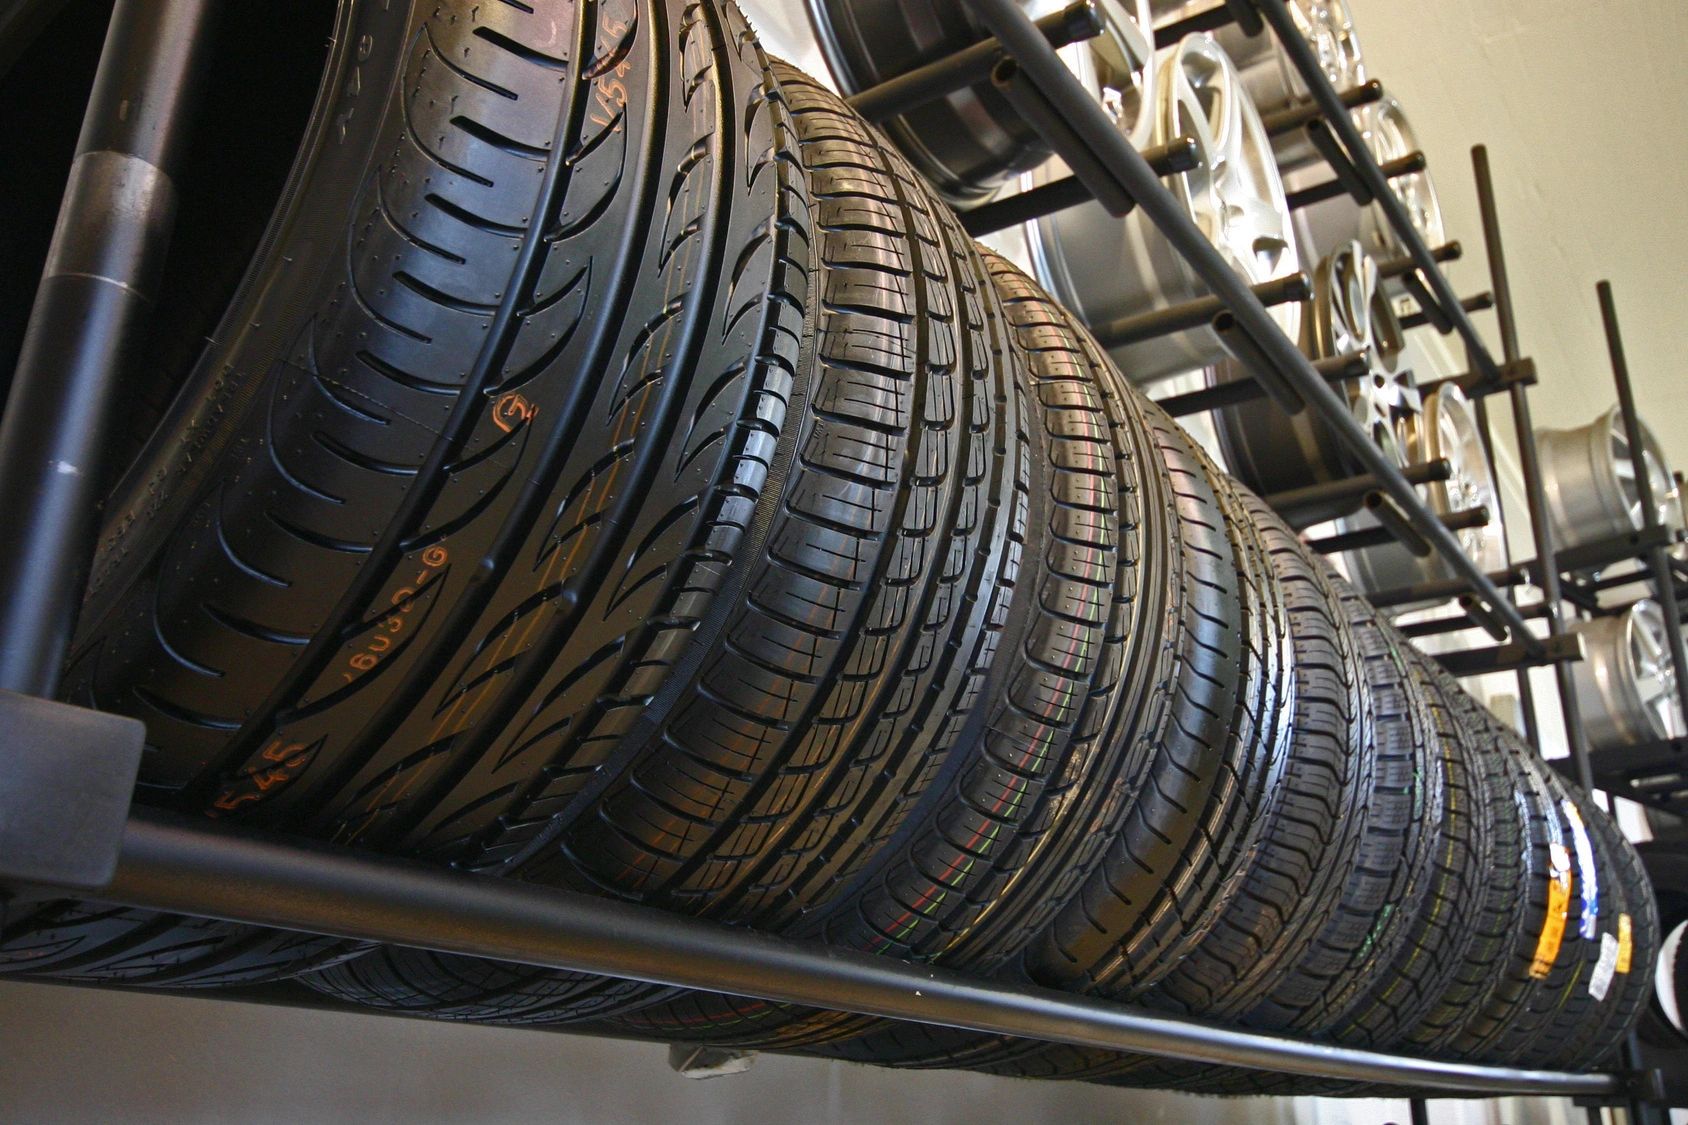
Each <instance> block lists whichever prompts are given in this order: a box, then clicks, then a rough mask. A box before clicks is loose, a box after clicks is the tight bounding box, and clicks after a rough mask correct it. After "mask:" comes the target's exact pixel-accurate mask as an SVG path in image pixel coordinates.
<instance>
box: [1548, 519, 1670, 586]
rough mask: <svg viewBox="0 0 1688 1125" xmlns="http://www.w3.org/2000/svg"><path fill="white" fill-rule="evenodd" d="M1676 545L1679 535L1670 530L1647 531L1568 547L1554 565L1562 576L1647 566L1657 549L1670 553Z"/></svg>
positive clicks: (1556, 558) (1650, 529)
mask: <svg viewBox="0 0 1688 1125" xmlns="http://www.w3.org/2000/svg"><path fill="white" fill-rule="evenodd" d="M1676 542H1677V534H1676V533H1675V532H1673V531H1672V530H1671V529H1670V528H1668V527H1653V528H1643V529H1642V530H1640V531H1636V532H1631V533H1630V534H1628V535H1619V536H1617V537H1615V538H1612V539H1600V540H1596V541H1595V542H1593V543H1583V544H1581V545H1580V546H1576V547H1567V548H1565V549H1564V550H1562V551H1558V552H1556V553H1555V555H1554V559H1553V561H1554V563H1555V566H1556V569H1557V570H1558V571H1559V573H1560V574H1561V575H1564V574H1569V573H1572V572H1575V571H1582V570H1601V569H1604V568H1605V567H1608V566H1611V565H1612V564H1613V563H1619V562H1625V561H1627V560H1629V559H1640V560H1642V561H1643V562H1645V561H1646V559H1647V554H1648V552H1650V551H1651V550H1652V549H1653V548H1654V547H1663V548H1665V549H1667V550H1668V549H1669V548H1670V547H1672V546H1674V545H1675V543H1676ZM1530 566H1531V567H1532V568H1534V569H1536V570H1540V569H1541V563H1540V561H1539V560H1535V559H1532V560H1531V561H1530Z"/></svg>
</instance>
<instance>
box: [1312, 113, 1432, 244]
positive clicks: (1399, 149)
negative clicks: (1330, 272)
mask: <svg viewBox="0 0 1688 1125" xmlns="http://www.w3.org/2000/svg"><path fill="white" fill-rule="evenodd" d="M1355 122H1356V124H1358V125H1359V127H1360V135H1361V137H1362V138H1363V139H1364V140H1365V142H1366V148H1367V149H1369V150H1370V152H1371V154H1372V155H1373V156H1374V157H1376V158H1377V161H1378V163H1380V164H1385V163H1388V162H1389V161H1391V160H1397V159H1399V158H1401V157H1403V156H1407V155H1409V154H1410V153H1413V152H1417V151H1420V150H1421V146H1420V145H1419V143H1418V136H1417V134H1415V133H1414V132H1413V127H1412V122H1411V121H1409V120H1408V119H1407V115H1406V111H1405V110H1403V109H1402V108H1401V103H1400V101H1399V100H1398V99H1397V98H1395V97H1394V96H1393V95H1385V96H1384V98H1383V100H1382V101H1380V102H1377V103H1375V104H1373V105H1368V106H1364V107H1362V108H1361V109H1359V110H1357V111H1356V112H1355ZM1330 174H1331V173H1330V169H1329V168H1327V167H1326V166H1325V165H1324V164H1323V163H1317V164H1313V165H1309V166H1308V167H1306V168H1303V169H1300V170H1299V171H1297V172H1296V173H1294V174H1292V175H1291V176H1290V182H1291V186H1292V187H1295V188H1301V187H1306V186H1308V185H1310V184H1312V183H1314V182H1316V181H1320V180H1327V179H1329V178H1330ZM1389 185H1390V187H1392V188H1393V189H1394V191H1395V197H1396V198H1397V199H1399V200H1400V201H1401V203H1402V205H1403V206H1404V207H1406V209H1407V215H1408V217H1409V218H1411V219H1412V224H1413V226H1414V228H1416V229H1417V230H1418V233H1419V234H1420V235H1421V236H1423V238H1424V241H1425V242H1426V243H1427V244H1428V245H1430V246H1432V247H1436V246H1440V245H1442V244H1443V243H1444V242H1446V241H1447V231H1446V229H1445V228H1444V226H1443V224H1442V205H1441V203H1440V201H1439V200H1438V199H1437V197H1436V184H1435V181H1433V180H1432V179H1431V178H1430V172H1429V171H1428V170H1426V171H1423V172H1415V173H1413V174H1412V175H1410V176H1397V177H1395V178H1394V179H1393V180H1390V181H1389ZM1301 221H1302V222H1303V224H1304V225H1305V228H1306V232H1307V236H1308V239H1309V241H1310V242H1311V244H1312V245H1313V246H1315V247H1318V248H1321V249H1322V248H1324V247H1329V246H1340V245H1342V244H1343V243H1345V242H1347V241H1349V240H1351V239H1354V240H1358V241H1359V243H1360V244H1361V245H1362V246H1364V247H1365V248H1366V249H1367V250H1369V251H1371V253H1373V254H1375V255H1377V256H1378V257H1379V258H1398V257H1400V256H1402V255H1403V254H1405V253H1406V252H1407V250H1406V247H1405V246H1404V245H1403V244H1402V242H1401V239H1400V236H1398V235H1397V234H1396V233H1395V228H1394V227H1392V226H1391V225H1390V224H1389V220H1388V218H1387V217H1386V216H1385V215H1384V213H1383V208H1382V207H1381V206H1380V205H1378V204H1376V203H1372V204H1369V205H1368V206H1365V207H1360V206H1359V205H1357V204H1356V203H1355V202H1354V200H1353V199H1352V198H1351V197H1349V196H1348V195H1346V194H1344V195H1339V196H1336V197H1335V198H1333V199H1327V200H1324V201H1322V202H1320V203H1315V204H1313V205H1312V206H1310V207H1305V208H1303V209H1302V211H1301Z"/></svg>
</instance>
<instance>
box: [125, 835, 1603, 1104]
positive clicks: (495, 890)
mask: <svg viewBox="0 0 1688 1125" xmlns="http://www.w3.org/2000/svg"><path fill="white" fill-rule="evenodd" d="M99 897H100V898H101V899H102V900H107V901H111V902H116V903H120V904H124V905H128V906H135V907H141V908H145V909H150V910H163V911H169V912H173V913H183V914H194V915H201V916H205V917H212V918H222V919H226V920H228V921H231V922H240V923H247V924H252V925H259V926H275V927H280V928H282V929H288V930H303V931H307V932H311V933H321V934H329V935H333V936H337V937H342V938H347V939H353V940H362V941H375V942H383V943H388V944H393V945H404V946H412V947H418V948H423V949H432V950H437V951H439V952H442V953H459V954H466V955H471V956H479V957H490V958H494V959H498V960H504V961H514V962H519V963H521V964H526V965H537V966H542V967H546V968H553V969H562V970H571V971H577V972H588V973H602V974H604V975H606V976H613V977H621V978H627V979H632V980H641V981H648V982H650V983H653V984H661V985H670V986H674V987H680V988H698V989H706V990H710V991H715V992H728V993H732V994H735V995H740V996H753V997H758V998H761V999H765V1000H771V1001H776V1002H782V1003H791V1004H802V1005H807V1006H812V1007H819V1008H828V1009H834V1010H840V1011H848V1012H858V1013H861V1014H864V1015H872V1016H882V1017H886V1018H889V1019H901V1020H913V1021H917V1022H922V1023H936V1024H941V1025H944V1026H949V1027H959V1028H966V1029H970V1030H973V1031H979V1032H984V1033H988V1034H1002V1035H1014V1036H1022V1037H1025V1038H1030V1039H1039V1040H1046V1041H1049V1042H1056V1043H1070V1044H1073V1045H1075V1046H1081V1047H1092V1048H1100V1049H1104V1050H1117V1051H1125V1052H1133V1053H1141V1054H1148V1055H1157V1056H1162V1057H1167V1058H1182V1059H1193V1060H1196V1061H1198V1062H1206V1063H1212V1064H1215V1065H1229V1066H1241V1067H1254V1068H1261V1069H1270V1070H1275V1071H1281V1072H1285V1073H1292V1074H1306V1075H1316V1076H1324V1077H1330V1078H1340V1079H1351V1080H1353V1081H1358V1082H1386V1083H1390V1084H1392V1085H1397V1086H1407V1087H1413V1088H1422V1089H1437V1090H1455V1091H1461V1092H1465V1093H1489V1094H1505V1093H1518V1094H1524V1093H1533V1094H1558V1095H1567V1096H1571V1095H1584V1094H1587V1095H1606V1094H1611V1093H1613V1092H1615V1091H1616V1090H1617V1089H1618V1088H1619V1080H1618V1079H1617V1078H1616V1077H1614V1076H1612V1075H1608V1074H1571V1073H1563V1072H1555V1071H1539V1070H1520V1069H1513V1068H1508V1067H1491V1066H1479V1065H1475V1064H1471V1063H1457V1062H1441V1061H1435V1060H1429V1059H1420V1058H1413V1057H1408V1056H1399V1055H1389V1054H1384V1053H1382V1052H1377V1051H1367V1050H1359V1049H1356V1048H1351V1047H1338V1046H1333V1045H1331V1044H1328V1043H1314V1042H1308V1041H1303V1040H1296V1039H1288V1038H1283V1037H1280V1036H1274V1035H1263V1034H1259V1033H1256V1032H1248V1031H1241V1030H1237V1029H1234V1028H1227V1027H1221V1026H1218V1025H1215V1024H1210V1023H1203V1022H1199V1021H1196V1020H1186V1019H1178V1018H1174V1017H1171V1016H1166V1015H1161V1014H1158V1013H1152V1012H1146V1011H1140V1010H1137V1009H1134V1008H1130V1007H1127V1006H1125V1005H1123V1004H1118V1003H1110V1002H1107V1001H1104V1000H1098V999H1092V998H1089V997H1083V996H1074V995H1069V994H1066V993H1061V992H1056V991H1053V990H1049V989H1041V988H1031V987H1018V986H1014V985H1009V984H1003V983H998V982H993V981H984V980H975V979H971V978H969V977H967V976H964V975H962V974H960V973H957V972H955V971H953V970H949V969H943V968H938V967H934V966H929V965H915V964H910V963H906V962H902V961H897V960H893V959H891V958H888V957H876V956H873V955H870V954H866V953H859V952H855V951H851V950H842V949H835V948H828V947H825V946H820V945H814V944H807V943H799V942H794V941H789V940H785V939H782V938H777V937H773V936H770V935H767V934H760V933H756V932H754V931H751V930H744V929H736V928H732V927H728V926H724V925H721V924H718V923H714V922H708V921H704V920H701V919H696V918H681V917H677V916H674V915H670V914H665V913H663V912H661V911H659V910H656V909H654V908H651V907H646V906H636V905H633V904H630V903H625V902H616V901H612V900H608V899H600V898H593V897H590V896H588V895H583V894H577V893H572V892H569V891H562V890H556V889H552V888H546V887H538V886H534V885H532V884H528V883H522V882H520V881H517V880H514V879H500V878H494V877H489V876H484V875H471V874H467V873H464V872H459V871H452V870H449V869H445V868H440V867H435V866H431V865H427V864H423V863H420V862H417V861H414V860H404V859H394V858H389V857H385V856H376V855H370V854H365V853H359V852H353V851H351V850H349V849H346V848H340V847H334V846H330V845H326V844H321V843H316V842H309V841H296V840H283V839H277V838H266V837H263V836H260V835H256V834H250V833H245V832H237V831H231V830H228V829H225V828H221V827H219V828H215V829H213V828H211V827H208V826H206V825H205V824H204V823H203V822H198V821H188V820H185V819H181V818H176V817H171V816H167V815H164V814H161V813H157V812H152V811H146V810H137V811H136V812H135V813H133V814H132V815H131V817H130V820H129V824H128V828H127V831H126V833H125V835H124V841H123V850H122V856H121V859H120V861H119V864H118V870H117V875H116V877H115V878H114V879H113V880H112V882H111V884H110V885H109V886H108V887H107V888H105V889H104V890H102V891H101V892H100V893H99Z"/></svg>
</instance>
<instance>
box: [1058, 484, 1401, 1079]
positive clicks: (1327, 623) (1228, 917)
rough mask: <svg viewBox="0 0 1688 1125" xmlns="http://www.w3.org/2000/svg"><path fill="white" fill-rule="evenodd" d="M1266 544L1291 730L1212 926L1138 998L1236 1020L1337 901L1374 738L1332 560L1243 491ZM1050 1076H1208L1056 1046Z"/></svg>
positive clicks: (1171, 1063) (1368, 778)
mask: <svg viewBox="0 0 1688 1125" xmlns="http://www.w3.org/2000/svg"><path fill="white" fill-rule="evenodd" d="M1243 498H1244V503H1245V506H1246V508H1247V511H1248V515H1249V517H1250V518H1251V519H1252V520H1253V521H1254V523H1255V524H1256V526H1258V527H1259V528H1260V530H1261V532H1262V534H1263V536H1264V538H1265V541H1266V542H1267V544H1268V545H1269V548H1270V551H1271V558H1272V565H1273V568H1274V570H1275V572H1276V574H1277V578H1278V582H1279V584H1280V586H1281V588H1282V589H1283V591H1284V596H1285V603H1286V605H1287V606H1288V609H1289V616H1290V635H1291V638H1292V641H1293V649H1294V652H1293V658H1292V661H1291V667H1292V671H1293V679H1292V683H1293V687H1292V690H1291V698H1292V700H1293V703H1292V705H1291V706H1292V710H1291V718H1290V729H1291V731H1292V737H1291V741H1290V744H1289V749H1288V754H1289V757H1288V762H1287V765H1286V768H1285V770H1284V773H1283V776H1282V777H1281V778H1280V779H1279V781H1278V784H1277V785H1276V786H1275V788H1274V789H1273V791H1272V793H1271V795H1270V797H1269V803H1268V806H1267V809H1266V811H1265V813H1264V821H1265V823H1264V827H1263V830H1262V835H1261V839H1260V844H1259V848H1258V851H1257V852H1256V854H1255V855H1254V857H1253V860H1252V862H1251V863H1250V865H1249V867H1248V870H1247V872H1246V874H1245V875H1244V877H1243V880H1242V883H1241V886H1240V889H1239V891H1238V893H1237V894H1236V896H1235V897H1234V898H1233V899H1232V902H1231V904H1230V906H1229V907H1228V908H1227V909H1226V911H1225V912H1224V913H1223V914H1222V915H1221V916H1220V919H1219V923H1218V924H1217V925H1216V926H1215V927H1214V928H1213V930H1212V931H1211V932H1209V933H1208V935H1207V936H1206V937H1205V938H1204V939H1203V941H1202V943H1201V944H1200V945H1198V946H1197V947H1196V948H1195V950H1194V951H1193V952H1192V953H1191V954H1190V955H1189V956H1188V957H1186V958H1185V959H1184V960H1183V961H1182V962H1181V963H1180V964H1179V965H1178V966H1177V967H1176V968H1175V969H1174V970H1173V971H1172V972H1171V973H1170V974H1169V975H1168V976H1167V977H1165V978H1164V979H1163V980H1162V981H1161V982H1160V983H1159V984H1158V985H1156V986H1155V988H1153V989H1152V990H1150V991H1149V992H1148V993H1147V994H1146V995H1145V996H1143V997H1142V999H1141V1003H1143V1004H1144V1005H1145V1006H1147V1007H1152V1008H1158V1009H1161V1010H1166V1011H1173V1012H1178V1013H1180V1014H1184V1015H1192V1016H1200V1017H1202V1018H1205V1019H1213V1020H1224V1019H1230V1018H1234V1017H1235V1016H1236V1015H1237V1014H1238V1013H1240V1012H1245V1011H1247V1010H1248V1009H1250V1008H1252V1007H1254V1006H1255V1005H1256V1004H1258V1003H1259V1002H1260V1001H1261V1000H1262V999H1264V998H1265V996H1266V995H1267V994H1268V993H1269V992H1270V991H1271V990H1272V988H1273V987H1274V986H1275V984H1276V982H1277V981H1278V980H1279V979H1280V978H1281V977H1282V976H1283V975H1284V974H1287V973H1288V972H1289V971H1291V970H1292V969H1293V968H1294V964H1295V960H1296V958H1297V957H1299V956H1300V954H1301V950H1302V948H1303V946H1304V945H1305V944H1306V943H1307V941H1309V940H1310V939H1311V938H1312V936H1313V935H1314V934H1316V933H1317V932H1318V931H1319V930H1320V929H1321V928H1323V927H1324V926H1325V925H1327V924H1328V923H1329V921H1330V918H1331V916H1332V914H1333V913H1334V912H1335V911H1336V910H1337V908H1338V907H1339V905H1340V903H1341V899H1340V891H1341V889H1342V887H1343V883H1344V881H1345V880H1346V879H1347V877H1348V873H1349V871H1350V869H1351V868H1352V866H1353V864H1354V860H1355V856H1356V853H1357V851H1358V848H1359V845H1360V841H1361V838H1362V830H1363V828H1364V826H1365V809H1366V802H1367V800H1368V798H1369V794H1370V791H1371V784H1372V769H1373V757H1374V755H1375V752H1376V740H1375V735H1374V731H1373V718H1372V714H1371V697H1370V694H1369V693H1368V692H1367V691H1366V690H1365V685H1364V672H1363V670H1362V668H1361V665H1360V659H1359V655H1358V652H1357V649H1356V643H1355V640H1354V636H1353V632H1352V630H1351V628H1350V626H1349V624H1348V620H1347V617H1346V615H1345V614H1343V613H1342V612H1340V610H1339V607H1340V605H1341V596H1340V593H1339V591H1338V590H1337V587H1336V586H1335V585H1334V584H1333V582H1332V581H1331V579H1332V577H1333V575H1332V573H1331V571H1330V569H1329V567H1328V566H1326V565H1325V564H1323V563H1322V562H1320V561H1318V560H1317V559H1315V558H1314V557H1313V556H1312V555H1311V554H1310V553H1309V552H1308V550H1307V548H1306V547H1305V546H1303V545H1302V543H1301V541H1300V539H1298V538H1297V537H1296V535H1295V533H1294V532H1293V531H1291V530H1290V529H1289V527H1288V526H1287V525H1285V524H1284V523H1283V522H1282V521H1281V520H1280V519H1278V517H1277V515H1276V514H1275V513H1274V512H1272V510H1271V509H1270V508H1268V507H1267V506H1266V504H1265V503H1264V502H1263V501H1261V500H1260V499H1259V498H1258V497H1255V496H1253V495H1252V494H1249V493H1246V492H1244V493H1243ZM1046 1053H1048V1054H1058V1055H1059V1056H1060V1059H1059V1061H1058V1062H1057V1063H1056V1064H1055V1066H1054V1067H1053V1068H1052V1069H1053V1070H1054V1072H1055V1073H1059V1074H1063V1075H1072V1076H1075V1077H1085V1078H1092V1079H1107V1080H1108V1081H1110V1082H1114V1083H1117V1084H1122V1085H1132V1086H1156V1087H1161V1086H1167V1087H1174V1088H1176V1087H1179V1086H1182V1085H1184V1084H1186V1083H1188V1082H1191V1081H1197V1080H1200V1079H1202V1078H1203V1077H1205V1076H1206V1075H1208V1074H1209V1073H1210V1071H1211V1069H1212V1068H1209V1067H1205V1066H1202V1065H1200V1064H1196V1063H1188V1062H1182V1061H1176V1060H1164V1059H1158V1058H1152V1057H1126V1056H1121V1055H1118V1054H1113V1053H1103V1052H1089V1051H1079V1050H1078V1049H1077V1048H1064V1049H1056V1050H1052V1051H1050V1052H1046Z"/></svg>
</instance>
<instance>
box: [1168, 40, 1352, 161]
mask: <svg viewBox="0 0 1688 1125" xmlns="http://www.w3.org/2000/svg"><path fill="white" fill-rule="evenodd" d="M1157 38H1158V36H1157ZM1337 97H1338V98H1339V99H1341V101H1342V104H1343V106H1344V107H1345V108H1347V109H1359V108H1360V107H1361V106H1363V105H1371V104H1372V103H1373V102H1380V101H1382V100H1383V83H1381V82H1379V81H1378V80H1377V79H1375V78H1373V79H1371V80H1370V81H1367V82H1362V83H1360V85H1358V86H1350V87H1349V88H1348V89H1346V90H1343V91H1342V92H1341V93H1339V94H1337ZM1324 114H1325V111H1324V110H1323V109H1321V108H1320V107H1319V103H1318V102H1316V101H1313V100H1312V99H1310V98H1308V99H1304V100H1302V101H1299V102H1295V103H1293V104H1291V105H1286V106H1284V107H1283V108H1282V109H1275V110H1272V111H1270V112H1269V113H1262V114H1261V115H1260V123H1261V124H1262V125H1264V126H1265V127H1266V135H1267V136H1271V137H1281V136H1283V135H1284V134H1285V133H1289V132H1293V131H1295V130H1296V129H1299V128H1301V127H1302V126H1303V125H1305V124H1307V123H1308V122H1309V121H1312V120H1313V119H1315V118H1318V117H1323V116H1324Z"/></svg>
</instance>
